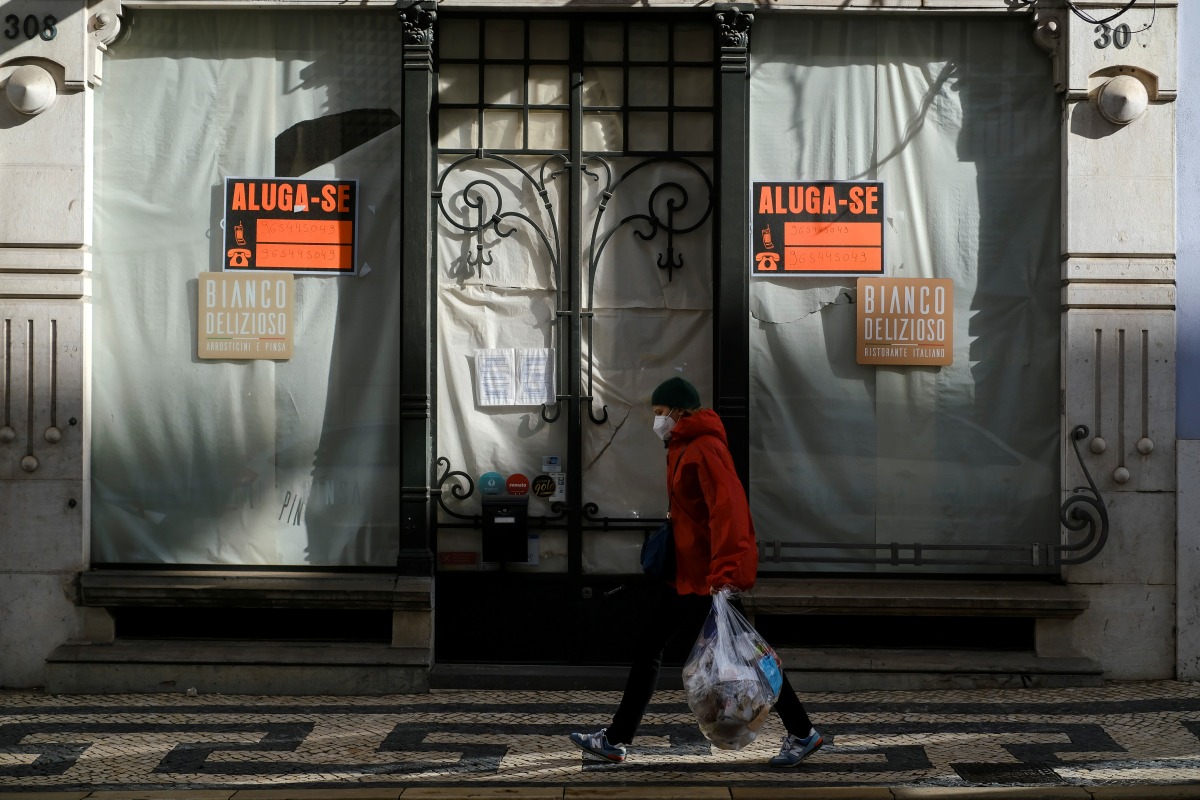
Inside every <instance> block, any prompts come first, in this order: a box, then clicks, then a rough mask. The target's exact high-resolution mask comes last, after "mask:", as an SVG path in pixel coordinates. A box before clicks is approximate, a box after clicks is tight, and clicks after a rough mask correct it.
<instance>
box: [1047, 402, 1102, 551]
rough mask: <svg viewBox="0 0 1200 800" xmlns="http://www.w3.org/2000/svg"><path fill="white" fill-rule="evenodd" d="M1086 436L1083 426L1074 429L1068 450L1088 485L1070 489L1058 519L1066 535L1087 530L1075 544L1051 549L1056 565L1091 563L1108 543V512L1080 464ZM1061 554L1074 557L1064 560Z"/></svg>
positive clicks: (1088, 473) (1083, 466)
mask: <svg viewBox="0 0 1200 800" xmlns="http://www.w3.org/2000/svg"><path fill="white" fill-rule="evenodd" d="M1088 433H1089V431H1088V428H1087V426H1086V425H1076V426H1075V428H1074V430H1072V431H1071V447H1072V448H1073V449H1074V450H1075V458H1076V459H1078V461H1079V468H1080V469H1082V470H1083V476H1084V477H1085V478H1087V482H1088V485H1087V486H1077V487H1075V488H1074V489H1072V490H1071V496H1070V497H1068V498H1067V500H1066V502H1064V503H1063V504H1062V507H1061V508H1060V509H1059V519H1060V520H1061V521H1062V524H1063V527H1064V528H1066V529H1067V530H1069V531H1082V530H1086V531H1087V535H1086V536H1084V537H1083V539H1081V540H1080V541H1078V542H1075V543H1072V544H1064V545H1058V546H1056V547H1055V548H1054V553H1055V555H1056V557H1057V558H1056V560H1057V562H1058V563H1059V564H1068V565H1069V564H1082V563H1084V562H1085V561H1090V560H1091V559H1092V558H1094V557H1095V556H1096V554H1097V553H1099V552H1100V551H1101V550H1102V549H1104V544H1105V542H1107V541H1108V509H1107V508H1105V506H1104V499H1103V498H1102V497H1101V496H1100V491H1099V490H1098V489H1097V488H1096V483H1095V481H1093V480H1092V475H1091V473H1090V472H1088V468H1087V465H1086V464H1084V463H1083V456H1082V455H1080V453H1079V442H1080V441H1082V440H1083V439H1086V438H1087V437H1088ZM1064 553H1072V554H1077V555H1071V556H1068V557H1064V556H1063V554H1064Z"/></svg>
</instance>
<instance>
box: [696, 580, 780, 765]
mask: <svg viewBox="0 0 1200 800" xmlns="http://www.w3.org/2000/svg"><path fill="white" fill-rule="evenodd" d="M781 670H782V667H781V665H780V662H779V656H777V655H776V654H775V651H774V650H773V649H772V648H771V646H770V645H769V644H767V643H766V641H765V640H764V639H763V638H762V637H761V636H759V635H758V631H756V630H754V628H753V626H751V625H750V623H749V622H747V621H746V618H745V617H743V616H742V615H741V614H740V613H739V612H738V610H737V609H736V608H734V607H733V605H731V604H730V592H729V590H727V589H722V590H721V591H720V592H718V593H717V594H716V595H715V596H714V597H713V604H712V611H710V612H709V614H708V619H707V620H705V622H704V627H703V628H702V629H701V630H700V636H699V637H698V638H697V639H696V644H695V645H694V646H693V647H692V652H691V655H689V656H688V659H687V662H686V663H685V664H684V665H683V686H684V689H685V690H686V691H687V702H688V707H689V708H691V709H692V713H694V714H695V715H696V719H697V721H698V722H699V723H700V731H701V733H703V734H704V738H706V739H708V741H710V742H712V743H713V744H714V745H716V746H717V747H719V748H721V749H722V750H741V749H742V748H743V747H745V746H746V745H748V744H750V743H751V742H753V741H754V740H755V739H756V738H757V737H758V731H759V729H760V728H761V727H762V726H763V723H764V722H766V721H767V714H769V713H770V711H771V706H773V705H775V701H776V700H778V699H779V690H780V687H781V686H782V685H783V673H782V671H781Z"/></svg>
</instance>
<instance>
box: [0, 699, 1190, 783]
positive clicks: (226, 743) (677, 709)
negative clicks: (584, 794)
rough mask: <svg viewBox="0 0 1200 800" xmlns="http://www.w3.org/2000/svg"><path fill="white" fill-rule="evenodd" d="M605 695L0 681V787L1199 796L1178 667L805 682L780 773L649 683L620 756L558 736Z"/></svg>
mask: <svg viewBox="0 0 1200 800" xmlns="http://www.w3.org/2000/svg"><path fill="white" fill-rule="evenodd" d="M617 699H618V695H617V694H616V693H612V692H574V693H572V692H557V691H556V692H539V693H535V692H492V691H438V692H433V693H431V694H424V695H403V696H387V697H349V698H346V697H242V696H238V697H234V696H221V695H201V696H191V697H189V696H186V695H182V694H171V695H167V694H155V695H122V696H49V695H45V694H39V693H36V692H0V797H4V796H7V795H9V794H13V793H16V792H18V791H20V792H38V793H45V792H66V791H76V792H87V793H91V792H94V791H98V790H120V791H122V792H126V793H128V792H143V793H145V792H149V794H143V795H141V796H144V797H157V796H161V795H156V794H154V792H162V791H167V790H201V789H204V790H247V789H271V788H286V789H289V790H303V789H321V790H331V789H340V790H346V789H355V788H358V789H361V788H365V787H371V788H375V789H388V790H392V789H396V790H404V791H403V792H400V791H393V792H391V796H393V797H396V796H401V795H402V794H403V795H404V796H409V794H410V790H416V789H421V791H422V792H423V794H422V796H434V795H437V794H438V792H433V793H432V794H430V792H427V791H424V788H426V787H428V788H429V789H433V788H436V787H459V788H462V787H476V788H478V787H510V788H516V787H524V789H526V790H530V792H531V793H530V794H529V796H541V794H542V793H541V792H533V791H532V790H533V789H534V788H535V787H546V788H552V787H560V788H561V787H587V786H593V787H627V788H629V787H637V788H638V790H639V791H642V792H643V795H645V790H646V789H647V787H660V788H663V789H665V788H666V787H671V786H680V785H690V786H697V787H722V794H721V796H723V797H730V796H731V795H732V797H733V798H734V800H737V798H738V797H739V796H742V797H757V796H768V795H764V794H763V793H762V792H757V793H755V792H754V791H750V790H752V789H754V788H755V787H759V788H761V787H778V788H788V789H790V790H793V791H795V790H799V789H803V788H804V787H826V788H827V789H828V788H829V787H860V788H861V789H863V790H866V791H863V792H858V793H857V795H858V796H862V797H867V796H875V795H873V794H871V792H870V791H869V790H870V788H871V787H890V788H892V789H895V788H896V787H912V788H922V787H959V788H978V787H1018V786H1024V787H1041V789H1043V790H1045V791H1044V792H1042V793H1041V794H1038V793H1037V792H1034V793H1033V794H1030V795H1029V796H1046V797H1049V796H1064V795H1063V792H1062V791H1060V790H1064V789H1068V788H1070V787H1104V786H1109V787H1114V786H1115V787H1121V786H1124V787H1158V788H1157V790H1156V791H1157V792H1158V794H1156V795H1155V796H1159V797H1165V796H1168V795H1166V794H1163V793H1162V791H1163V789H1164V788H1165V787H1167V786H1174V787H1175V790H1174V791H1175V792H1176V793H1175V794H1172V795H1170V796H1180V797H1182V796H1188V797H1200V686H1196V685H1193V684H1190V683H1181V682H1173V681H1167V682H1151V683H1112V684H1109V685H1107V686H1105V687H1102V688H1089V689H1083V688H1081V689H1057V690H1048V689H1005V690H961V691H927V692H858V693H852V694H824V693H822V694H807V695H803V699H804V701H805V704H806V706H807V708H808V710H809V713H810V715H811V716H812V717H813V720H814V722H815V723H816V725H817V726H818V728H819V729H820V730H821V731H822V733H824V734H825V736H826V741H827V744H826V746H825V748H824V749H823V750H822V751H821V752H820V753H818V754H816V755H815V756H814V757H813V758H812V759H810V760H809V761H807V762H805V763H804V764H802V765H801V766H800V767H799V768H796V769H788V770H780V769H772V768H770V767H768V766H767V765H766V760H767V758H769V757H770V756H771V755H773V754H774V753H775V752H776V751H777V748H778V746H779V740H780V737H781V735H782V730H781V728H780V727H779V725H778V720H777V718H775V717H774V715H772V718H771V721H770V722H769V723H768V725H767V727H765V728H764V729H763V731H762V735H760V737H759V739H758V740H757V741H755V742H754V743H753V744H751V745H750V746H748V747H747V748H745V749H744V750H741V751H737V752H729V751H721V750H717V749H715V748H711V747H710V746H709V745H708V743H707V742H706V741H705V740H704V739H703V737H702V736H701V735H700V732H699V730H698V729H697V727H696V725H695V723H694V722H693V720H692V718H691V716H690V713H689V711H688V708H687V705H686V703H685V702H684V698H683V695H682V693H681V692H677V691H675V692H671V691H664V692H659V693H658V694H656V695H655V702H654V704H653V705H652V706H651V708H650V711H649V713H648V714H647V716H646V719H645V722H644V724H643V726H642V729H641V730H640V732H639V736H638V738H637V740H636V742H635V743H634V746H633V747H632V748H631V749H630V754H629V759H628V761H627V762H626V763H624V764H607V763H604V762H599V761H594V760H590V759H587V758H585V757H584V756H583V754H582V753H581V752H580V751H579V750H577V749H576V748H575V747H574V746H573V745H571V744H570V743H569V742H568V741H567V734H568V733H569V732H571V731H575V730H595V729H597V728H599V727H602V726H603V725H604V724H606V722H607V720H608V719H609V718H610V715H611V713H612V711H613V710H614V708H615V705H616V702H617ZM1074 791H1076V792H1079V793H1080V796H1084V797H1087V796H1100V793H1097V792H1091V793H1090V794H1087V793H1084V792H1082V791H1081V790H1080V789H1078V788H1077V789H1075V790H1074ZM488 793H489V792H484V794H488ZM210 794H211V793H209V794H203V795H201V794H197V795H195V797H201V796H210ZM255 794H258V795H259V796H263V797H267V796H272V795H271V794H269V793H266V794H263V793H255ZM358 794H359V796H362V794H361V793H358ZM490 794H493V795H494V794H495V791H491V792H490ZM701 794H702V793H700V792H698V791H697V793H694V794H693V796H697V797H698V796H701ZM827 794H829V796H833V795H837V796H839V797H841V796H847V793H846V790H837V791H831V792H828V793H827ZM851 794H853V793H851ZM929 794H930V795H940V794H945V793H944V792H930V793H929ZM984 794H986V792H985V793H984ZM46 796H49V795H46ZM76 796H78V797H82V796H83V795H82V794H81V795H76ZM97 796H99V795H97ZM221 796H223V797H228V796H230V794H223V795H221ZM275 796H282V795H278V794H276V795H275ZM289 796H290V795H289ZM330 796H336V794H331V795H330ZM347 796H353V793H350V794H348V795H347ZM413 796H416V794H413ZM446 796H448V795H446ZM454 796H466V795H463V794H461V793H460V794H459V795H454ZM509 796H521V795H520V794H519V793H518V794H516V795H514V794H511V793H509ZM557 796H558V797H562V796H563V794H562V792H561V791H560V792H559V793H558V794H557ZM567 796H568V797H569V796H570V795H569V793H568V795H567ZM597 796H601V795H597ZM603 796H609V795H603ZM611 796H614V797H615V796H620V795H619V794H613V795H611ZM645 796H653V793H651V795H645ZM657 796H665V795H663V794H662V793H659V795H657ZM703 796H708V795H706V794H705V795H703ZM778 796H783V795H778ZM788 796H801V795H799V794H795V793H793V794H792V795H788ZM803 796H818V795H810V794H808V793H803ZM889 796H900V795H897V794H895V792H893V793H892V795H889ZM921 796H925V795H921ZM1114 796H1133V795H1129V794H1128V793H1126V794H1124V795H1114ZM1147 796H1149V795H1147Z"/></svg>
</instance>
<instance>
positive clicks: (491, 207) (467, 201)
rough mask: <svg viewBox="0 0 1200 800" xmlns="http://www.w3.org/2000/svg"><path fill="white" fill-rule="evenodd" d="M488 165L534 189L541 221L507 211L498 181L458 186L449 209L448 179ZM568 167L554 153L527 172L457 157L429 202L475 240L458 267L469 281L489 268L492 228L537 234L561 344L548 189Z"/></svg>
mask: <svg viewBox="0 0 1200 800" xmlns="http://www.w3.org/2000/svg"><path fill="white" fill-rule="evenodd" d="M488 162H495V164H496V165H497V166H499V167H500V168H501V169H505V170H506V172H507V171H509V170H511V171H512V172H514V173H515V174H516V175H517V184H518V185H520V184H523V185H525V186H526V187H529V188H532V189H533V190H534V191H535V192H536V193H537V196H538V198H539V200H540V202H541V205H542V209H543V211H544V214H543V216H544V219H543V220H541V221H539V220H535V219H534V218H533V217H531V216H530V215H529V214H526V213H524V212H523V211H520V210H506V208H505V204H504V200H505V197H506V192H505V191H503V190H502V189H501V188H500V186H499V185H498V183H497V181H495V180H492V179H491V178H484V177H476V178H473V179H472V180H470V181H468V182H467V183H466V184H465V185H463V186H462V187H461V188H455V189H453V190H452V191H450V192H449V198H450V200H449V202H450V206H451V207H447V190H446V186H447V182H448V180H449V179H450V177H451V176H452V175H454V174H457V173H460V172H461V173H462V174H468V175H469V174H478V170H479V168H480V164H481V163H482V164H487V163H488ZM568 165H569V159H568V158H567V157H566V156H565V155H562V154H559V153H556V154H553V155H550V156H548V157H546V158H545V159H544V160H542V161H541V162H540V163H539V164H538V165H537V166H536V167H535V168H534V169H533V170H532V171H531V170H528V169H526V168H525V167H522V166H521V165H520V164H518V163H517V162H516V161H514V160H512V159H511V158H507V157H505V156H501V155H496V154H494V153H487V152H485V151H483V150H480V151H478V152H476V153H472V154H469V155H465V156H462V157H461V158H458V159H456V160H455V161H453V162H452V163H451V164H450V165H449V166H447V167H446V168H445V169H444V170H442V174H441V175H439V176H438V182H437V186H436V187H435V188H434V192H433V198H434V199H435V200H436V201H437V204H438V209H439V210H440V211H441V214H442V218H443V219H444V220H445V221H446V224H448V225H450V226H451V227H453V228H456V229H457V230H459V231H461V232H462V233H463V234H465V235H466V237H467V238H468V239H469V238H471V237H474V238H475V245H474V250H475V253H474V255H472V254H471V253H470V252H469V251H468V252H467V253H466V254H465V255H464V256H463V259H462V263H463V264H464V265H465V266H466V269H467V275H468V277H471V276H478V277H482V270H483V267H486V266H490V265H491V264H492V256H491V253H490V252H489V251H487V250H485V245H484V234H485V233H486V232H487V231H489V230H490V231H491V232H492V233H493V234H494V235H495V236H497V237H499V238H500V239H506V238H508V237H509V236H512V235H513V234H514V233H515V232H516V231H517V230H518V229H519V228H522V227H523V228H527V229H528V230H530V231H532V232H533V233H534V234H535V235H536V236H537V238H538V239H539V240H540V241H541V243H542V246H543V247H544V248H545V250H546V255H547V257H548V258H549V260H550V270H551V274H552V275H553V276H554V284H555V291H556V300H555V328H556V334H558V340H559V341H560V342H561V341H562V336H561V331H559V330H558V328H559V326H561V324H562V321H563V318H564V315H565V314H566V313H567V308H566V305H565V303H566V298H565V297H564V294H563V275H562V257H561V243H560V238H561V237H560V234H559V230H558V219H557V216H556V211H555V208H554V201H553V200H552V199H551V196H550V191H549V189H548V188H547V187H548V186H549V184H550V183H551V182H552V181H554V179H555V178H557V177H558V176H559V175H562V174H563V173H564V172H566V171H567V168H568ZM507 194H508V195H509V196H511V195H512V194H513V191H512V190H511V189H510V190H509V191H508V192H507ZM452 211H453V212H456V213H457V214H458V216H459V217H462V218H463V219H465V220H467V221H465V222H464V221H460V219H458V218H456V216H455V214H452V213H451V212H452ZM471 218H473V219H474V223H472V222H470V219H471ZM560 349H561V348H560ZM558 375H559V370H555V379H556V381H557V376H558ZM561 400H562V395H559V394H557V393H556V395H555V402H554V407H555V410H554V414H553V416H551V415H550V414H549V412H548V410H547V407H546V405H543V406H542V410H541V416H542V419H544V420H545V421H546V422H554V421H555V420H557V419H558V416H559V404H560V401H561Z"/></svg>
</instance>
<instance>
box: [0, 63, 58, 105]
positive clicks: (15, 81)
mask: <svg viewBox="0 0 1200 800" xmlns="http://www.w3.org/2000/svg"><path fill="white" fill-rule="evenodd" d="M4 94H5V96H6V97H7V98H8V102H9V103H11V104H12V107H13V108H15V109H16V110H17V111H20V112H21V113H22V114H27V115H29V116H34V115H35V114H40V113H42V112H43V111H45V110H46V109H48V108H49V107H50V106H52V105H54V101H55V100H56V99H57V98H58V85H57V84H56V83H55V81H54V76H53V75H51V74H50V73H49V72H48V71H47V70H45V69H42V68H41V67H39V66H36V65H34V64H23V65H21V66H19V67H17V68H16V69H15V70H13V72H12V74H11V75H9V76H8V81H7V82H6V83H5V86H4Z"/></svg>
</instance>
